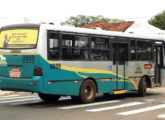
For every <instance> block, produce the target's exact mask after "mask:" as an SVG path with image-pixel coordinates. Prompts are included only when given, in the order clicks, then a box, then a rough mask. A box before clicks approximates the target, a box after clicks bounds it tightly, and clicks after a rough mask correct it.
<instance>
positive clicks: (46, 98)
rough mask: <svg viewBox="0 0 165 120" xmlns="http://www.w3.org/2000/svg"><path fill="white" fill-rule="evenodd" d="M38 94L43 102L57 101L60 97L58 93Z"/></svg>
mask: <svg viewBox="0 0 165 120" xmlns="http://www.w3.org/2000/svg"><path fill="white" fill-rule="evenodd" d="M38 96H39V97H40V98H41V99H42V100H43V101H45V102H51V103H52V102H57V101H58V99H59V98H60V96H59V95H50V94H42V93H38Z"/></svg>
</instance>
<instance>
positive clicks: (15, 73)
mask: <svg viewBox="0 0 165 120" xmlns="http://www.w3.org/2000/svg"><path fill="white" fill-rule="evenodd" d="M10 77H11V78H20V77H21V72H20V70H19V68H12V69H11V71H10Z"/></svg>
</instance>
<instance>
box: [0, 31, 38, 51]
mask: <svg viewBox="0 0 165 120" xmlns="http://www.w3.org/2000/svg"><path fill="white" fill-rule="evenodd" d="M37 38H38V30H35V29H12V30H5V31H1V33H0V48H34V47H36V44H37Z"/></svg>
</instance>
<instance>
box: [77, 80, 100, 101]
mask: <svg viewBox="0 0 165 120" xmlns="http://www.w3.org/2000/svg"><path fill="white" fill-rule="evenodd" d="M96 93H97V84H96V81H95V80H94V79H92V78H87V79H85V80H84V81H83V83H82V84H81V87H80V92H79V99H80V102H82V103H90V102H93V101H94V100H95V97H96Z"/></svg>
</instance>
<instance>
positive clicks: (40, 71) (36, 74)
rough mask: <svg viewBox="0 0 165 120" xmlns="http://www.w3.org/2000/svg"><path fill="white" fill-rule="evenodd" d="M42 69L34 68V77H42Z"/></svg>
mask: <svg viewBox="0 0 165 120" xmlns="http://www.w3.org/2000/svg"><path fill="white" fill-rule="evenodd" d="M42 75H43V74H42V69H41V68H40V67H34V76H42Z"/></svg>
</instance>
